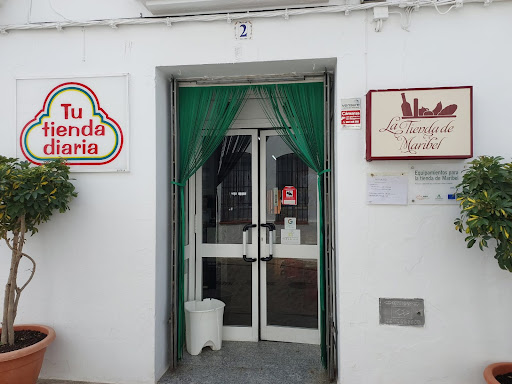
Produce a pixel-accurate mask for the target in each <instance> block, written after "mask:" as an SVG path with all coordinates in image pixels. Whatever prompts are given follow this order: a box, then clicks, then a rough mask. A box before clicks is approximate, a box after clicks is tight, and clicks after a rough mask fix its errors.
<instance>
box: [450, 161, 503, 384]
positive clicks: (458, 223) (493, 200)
mask: <svg viewBox="0 0 512 384" xmlns="http://www.w3.org/2000/svg"><path fill="white" fill-rule="evenodd" d="M469 164H470V167H469V169H468V170H467V171H466V172H465V173H464V175H463V178H462V182H461V183H460V184H459V185H458V190H457V199H458V200H459V201H460V209H461V211H460V217H458V218H457V219H455V222H454V224H455V229H456V230H458V231H459V232H461V233H465V234H466V238H465V241H466V242H467V247H468V248H471V247H473V245H475V244H478V246H479V248H480V249H481V250H483V249H484V248H487V247H488V246H489V242H492V244H493V245H494V246H495V248H494V251H495V252H494V258H495V259H496V260H497V261H498V265H499V267H500V268H501V269H504V270H507V271H509V272H512V163H506V162H503V158H502V157H499V156H480V157H479V158H477V159H475V160H473V161H471V162H470V163H469ZM509 373H510V376H512V363H495V364H491V365H489V366H488V367H487V368H486V369H485V371H484V378H485V380H486V381H487V383H488V384H500V383H512V380H511V381H505V380H508V379H507V378H506V376H507V374H509ZM501 375H504V377H500V376H501ZM496 376H498V378H499V380H501V381H498V380H497V379H496Z"/></svg>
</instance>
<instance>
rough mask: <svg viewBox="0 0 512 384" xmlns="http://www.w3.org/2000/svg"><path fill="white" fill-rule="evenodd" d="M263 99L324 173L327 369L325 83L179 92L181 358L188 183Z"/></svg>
mask: <svg viewBox="0 0 512 384" xmlns="http://www.w3.org/2000/svg"><path fill="white" fill-rule="evenodd" d="M249 89H252V90H253V91H254V92H255V93H256V94H259V96H260V101H261V104H262V106H263V109H264V111H265V113H266V115H267V117H268V119H269V120H270V121H271V123H272V126H273V127H274V128H275V129H276V131H277V132H278V134H279V135H280V136H281V137H282V138H283V140H284V141H285V143H286V144H287V145H288V146H289V147H290V149H291V150H292V151H293V152H294V153H295V154H297V156H299V157H300V158H301V159H302V160H303V161H304V162H305V163H306V164H307V165H308V167H310V168H311V169H313V170H314V171H315V172H317V174H318V201H319V209H320V258H319V260H320V261H319V269H320V282H319V287H320V342H321V351H322V364H323V365H324V367H326V364H327V349H326V342H325V334H326V328H325V318H326V314H325V260H324V254H325V249H324V247H325V246H324V219H323V216H324V215H323V176H322V175H323V174H324V173H325V172H328V171H329V170H328V169H324V93H323V83H296V84H273V85H252V86H225V87H190V88H185V87H183V88H180V93H179V130H178V132H179V149H180V156H179V172H180V173H179V174H180V176H179V181H178V182H173V183H174V184H177V185H178V186H179V190H180V193H179V199H180V201H179V202H178V204H179V206H180V227H179V232H180V236H179V244H178V359H181V357H182V353H183V345H184V341H185V309H184V292H185V290H184V263H185V259H184V258H185V203H184V202H185V198H184V187H185V184H186V182H187V180H188V179H189V178H190V177H191V176H192V175H193V174H194V173H195V172H196V171H197V170H198V169H199V168H200V167H201V166H202V165H203V164H204V162H205V161H206V160H207V159H208V158H209V157H210V156H211V155H212V153H213V152H214V151H215V149H216V148H217V147H218V145H219V144H220V143H221V141H222V139H223V137H224V135H225V133H226V131H227V130H228V129H229V127H230V125H231V124H232V122H233V121H234V120H235V118H236V116H237V115H238V113H239V112H240V110H241V108H242V106H243V104H244V103H245V100H246V95H247V91H248V90H249Z"/></svg>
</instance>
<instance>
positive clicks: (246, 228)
mask: <svg viewBox="0 0 512 384" xmlns="http://www.w3.org/2000/svg"><path fill="white" fill-rule="evenodd" d="M255 227H257V225H256V224H245V225H244V229H243V230H242V239H243V240H242V242H243V249H244V252H243V255H242V257H243V258H244V261H247V262H248V263H254V262H255V261H256V260H257V259H255V258H253V257H247V230H248V229H249V228H255Z"/></svg>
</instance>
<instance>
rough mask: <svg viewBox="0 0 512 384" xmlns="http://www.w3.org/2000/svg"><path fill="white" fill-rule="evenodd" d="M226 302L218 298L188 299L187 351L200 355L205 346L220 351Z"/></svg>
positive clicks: (186, 316) (186, 319) (186, 312)
mask: <svg viewBox="0 0 512 384" xmlns="http://www.w3.org/2000/svg"><path fill="white" fill-rule="evenodd" d="M225 306H226V304H224V303H223V302H222V301H220V300H217V299H204V300H203V301H187V302H186V303H185V323H186V340H187V352H188V353H190V354H191V355H193V356H195V355H199V353H200V352H201V350H202V349H203V348H204V347H210V348H211V349H213V350H214V351H218V350H219V349H220V348H221V347H222V324H223V321H222V318H223V316H224V307H225Z"/></svg>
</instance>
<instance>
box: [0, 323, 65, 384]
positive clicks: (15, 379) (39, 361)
mask: <svg viewBox="0 0 512 384" xmlns="http://www.w3.org/2000/svg"><path fill="white" fill-rule="evenodd" d="M14 330H15V331H23V330H31V331H39V332H42V333H45V334H46V335H47V336H46V337H45V338H44V339H43V340H41V341H40V342H39V343H36V344H34V345H31V346H30V347H27V348H23V349H19V350H17V351H12V352H7V353H0V384H14V383H16V384H35V383H36V382H37V378H38V376H39V371H40V370H41V366H42V365H43V358H44V353H45V352H46V347H48V345H50V343H51V342H52V341H53V340H55V331H54V330H53V328H50V327H46V326H44V325H34V324H29V325H15V326H14ZM0 333H1V328H0Z"/></svg>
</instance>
